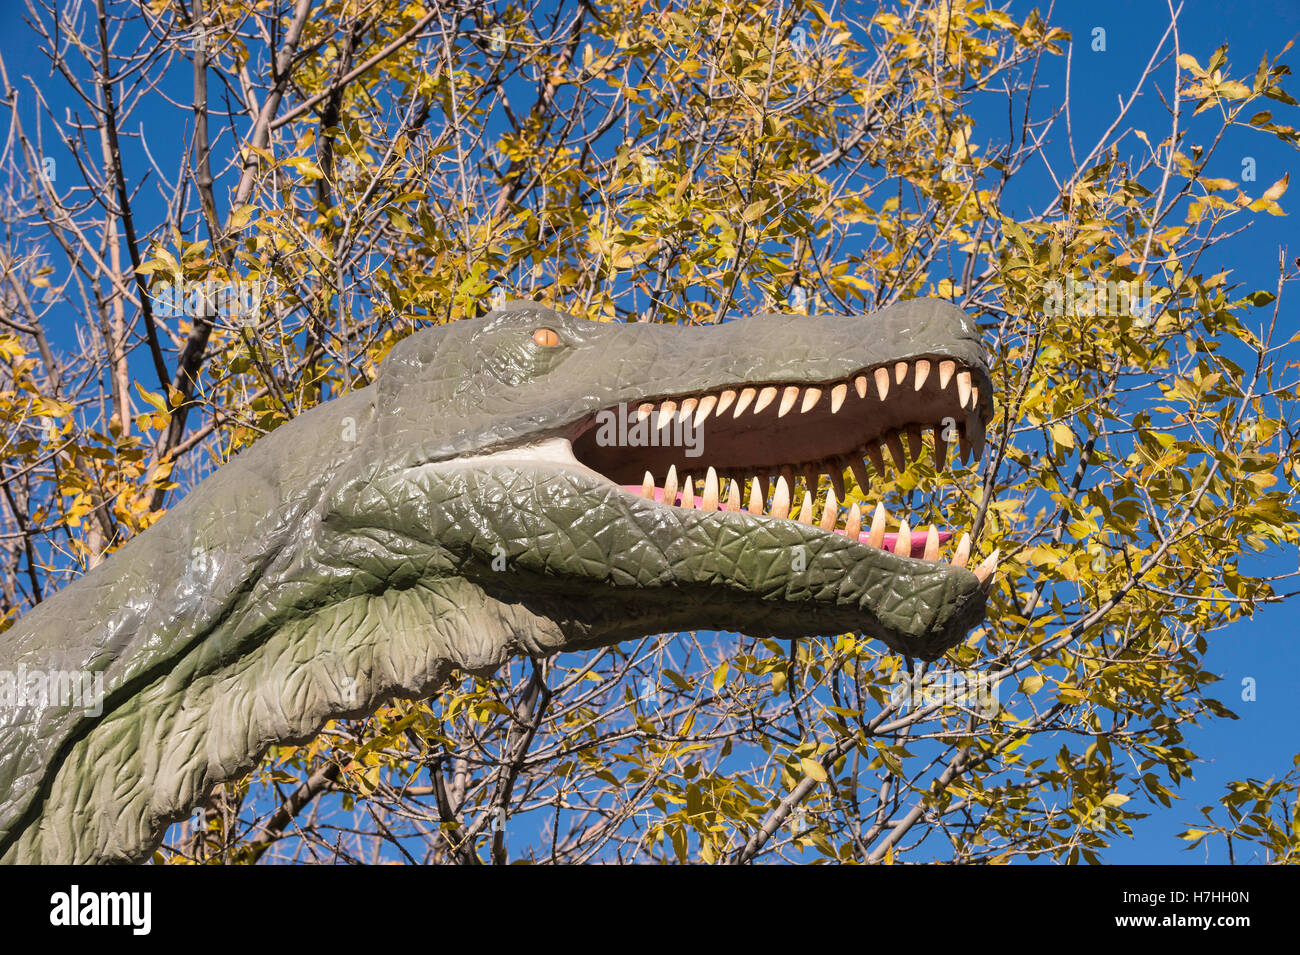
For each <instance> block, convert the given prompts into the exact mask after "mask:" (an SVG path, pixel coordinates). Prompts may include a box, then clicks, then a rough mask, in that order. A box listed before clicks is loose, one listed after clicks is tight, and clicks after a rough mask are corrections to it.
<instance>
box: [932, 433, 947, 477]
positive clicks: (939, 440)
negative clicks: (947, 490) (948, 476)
mask: <svg viewBox="0 0 1300 955" xmlns="http://www.w3.org/2000/svg"><path fill="white" fill-rule="evenodd" d="M944 430H945V429H944V428H942V427H938V428H935V429H934V469H935V470H936V471H942V470H943V469H944V468H946V467H947V466H948V442H947V441H945V440H943V432H944Z"/></svg>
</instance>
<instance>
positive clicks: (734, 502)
mask: <svg viewBox="0 0 1300 955" xmlns="http://www.w3.org/2000/svg"><path fill="white" fill-rule="evenodd" d="M727 510H729V511H738V510H740V485H739V484H738V483H736V481H735V480H734V479H733V480H732V482H731V486H730V487H729V488H727Z"/></svg>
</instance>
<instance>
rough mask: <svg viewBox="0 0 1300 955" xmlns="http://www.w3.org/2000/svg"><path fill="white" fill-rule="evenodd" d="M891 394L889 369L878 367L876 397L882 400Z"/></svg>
mask: <svg viewBox="0 0 1300 955" xmlns="http://www.w3.org/2000/svg"><path fill="white" fill-rule="evenodd" d="M888 394H889V370H888V369H887V368H877V369H876V397H878V398H879V399H880V400H881V401H884V400H885V397H886V396H887V395H888Z"/></svg>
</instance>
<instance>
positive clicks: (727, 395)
mask: <svg viewBox="0 0 1300 955" xmlns="http://www.w3.org/2000/svg"><path fill="white" fill-rule="evenodd" d="M735 400H736V392H735V391H734V390H733V389H731V388H728V389H727V390H726V391H724V392H723V393H722V394H720V395H718V408H717V411H718V417H722V412H724V411H726V410H727V409H728V408H730V407H731V403H732V402H733V401H735Z"/></svg>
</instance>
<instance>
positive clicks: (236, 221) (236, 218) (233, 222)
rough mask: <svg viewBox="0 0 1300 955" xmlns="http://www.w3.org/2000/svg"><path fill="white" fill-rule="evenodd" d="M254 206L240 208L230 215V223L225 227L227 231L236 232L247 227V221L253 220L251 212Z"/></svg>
mask: <svg viewBox="0 0 1300 955" xmlns="http://www.w3.org/2000/svg"><path fill="white" fill-rule="evenodd" d="M255 208H256V206H248V205H245V206H240V207H239V208H238V209H236V210H234V211H233V212H231V213H230V223H229V225H228V226H227V229H228V231H230V232H238V231H240V230H241V229H242V228H244V226H246V225H248V223H249V220H250V219H252V218H253V210H254V209H255Z"/></svg>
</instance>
